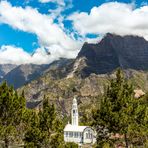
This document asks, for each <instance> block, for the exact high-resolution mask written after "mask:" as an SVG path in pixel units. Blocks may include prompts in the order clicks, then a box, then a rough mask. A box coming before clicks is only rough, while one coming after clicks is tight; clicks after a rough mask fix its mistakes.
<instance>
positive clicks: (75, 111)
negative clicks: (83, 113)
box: [71, 97, 79, 126]
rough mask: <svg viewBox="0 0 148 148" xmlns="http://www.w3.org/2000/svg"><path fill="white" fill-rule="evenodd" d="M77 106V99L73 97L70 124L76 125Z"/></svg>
mask: <svg viewBox="0 0 148 148" xmlns="http://www.w3.org/2000/svg"><path fill="white" fill-rule="evenodd" d="M78 116H79V115H78V106H77V100H76V98H75V97H74V99H73V104H72V110H71V120H72V121H71V123H72V125H76V126H78V122H79V121H78Z"/></svg>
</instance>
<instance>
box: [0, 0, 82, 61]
mask: <svg viewBox="0 0 148 148" xmlns="http://www.w3.org/2000/svg"><path fill="white" fill-rule="evenodd" d="M0 23H3V24H8V25H10V26H11V27H13V28H14V29H18V30H21V31H24V32H30V33H32V34H35V35H36V36H37V37H38V40H39V44H40V46H41V47H45V48H47V49H48V50H49V52H51V55H52V56H53V57H55V60H56V59H57V58H59V57H61V52H62V55H64V54H63V52H64V53H65V55H66V57H69V58H73V57H75V56H76V54H77V52H78V49H79V47H80V43H79V42H78V41H76V40H74V39H72V38H71V37H70V36H69V35H68V34H66V33H65V32H64V31H63V30H62V29H61V27H60V26H59V25H58V24H55V23H54V20H53V19H52V17H50V15H45V14H41V13H39V12H38V10H37V9H33V8H31V7H26V8H22V7H13V6H12V5H11V4H10V3H9V2H7V1H1V2H0ZM54 47H56V48H55V49H54ZM57 47H58V49H59V50H57ZM50 50H51V51H50ZM54 51H56V52H54ZM54 54H55V55H54ZM50 58H52V57H51V56H50Z"/></svg>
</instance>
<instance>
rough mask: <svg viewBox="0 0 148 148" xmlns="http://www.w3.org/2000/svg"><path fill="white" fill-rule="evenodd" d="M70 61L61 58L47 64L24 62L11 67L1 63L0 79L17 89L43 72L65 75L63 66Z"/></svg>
mask: <svg viewBox="0 0 148 148" xmlns="http://www.w3.org/2000/svg"><path fill="white" fill-rule="evenodd" d="M72 61H73V60H72V59H64V58H61V59H59V60H57V61H54V62H53V63H51V64H47V65H35V64H25V65H19V66H13V68H12V69H10V68H9V67H8V66H9V65H2V66H3V69H0V70H1V71H2V70H3V71H2V72H3V73H2V74H3V77H2V78H1V80H0V81H4V80H6V81H7V83H8V84H9V85H13V86H14V88H15V89H17V88H19V87H22V86H23V85H25V84H26V83H29V82H31V81H32V80H35V79H37V78H39V77H40V76H42V75H43V74H44V73H50V76H52V77H53V78H58V77H65V76H66V74H67V70H66V69H65V67H67V66H68V65H69V64H71V63H72ZM66 65H67V66H66ZM7 67H8V68H9V69H8V68H7ZM68 67H69V66H68ZM57 69H58V70H57ZM4 70H5V71H4ZM6 72H7V73H6Z"/></svg>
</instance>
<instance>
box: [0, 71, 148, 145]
mask: <svg viewBox="0 0 148 148" xmlns="http://www.w3.org/2000/svg"><path fill="white" fill-rule="evenodd" d="M90 81H91V82H92V81H93V83H94V82H95V81H94V79H93V78H92V80H89V79H88V80H87V81H84V83H87V86H89V84H90ZM64 82H65V83H63V82H58V83H56V85H58V88H59V89H58V90H59V91H60V92H63V91H64V93H61V94H62V95H60V94H58V93H57V94H56V95H57V96H54V97H55V98H56V97H58V98H60V97H62V98H69V96H70V95H74V94H75V93H78V90H79V89H80V88H78V86H77V83H76V82H75V81H73V80H72V79H71V80H70V79H67V80H66V81H64ZM131 82H132V81H131V80H130V81H129V80H127V79H125V78H124V75H123V73H122V72H121V71H120V70H118V71H117V73H116V78H115V79H112V80H110V84H109V85H108V87H107V88H106V91H105V93H104V94H103V95H100V96H99V97H98V98H97V97H96V96H91V99H90V101H88V100H85V99H84V101H83V103H82V102H81V100H78V102H79V103H80V104H79V109H80V112H79V113H80V124H81V125H84V124H85V125H92V126H93V127H94V129H95V130H96V132H97V143H96V147H98V148H99V147H100V148H103V147H104V148H105V147H106V148H107V147H111V148H112V147H115V146H119V145H121V146H123V147H125V146H126V147H127V148H128V147H140V146H142V147H148V135H147V133H148V94H146V95H144V96H142V97H140V98H134V91H133V90H134V88H133V85H132V83H131ZM51 85H52V87H53V88H55V87H56V85H55V83H51ZM95 85H96V86H97V85H99V82H97V83H96V84H95ZM97 88H98V87H97ZM83 95H84V90H83ZM65 96H66V97H65ZM52 97H53V96H52V95H51V96H48V98H47V97H44V99H43V102H42V106H41V107H40V108H39V109H38V110H33V109H32V110H31V109H27V108H26V102H25V100H26V99H25V97H24V92H22V93H20V95H18V94H17V92H16V91H15V90H14V89H13V88H12V87H9V86H7V83H6V82H4V83H2V84H1V85H0V142H2V143H3V144H4V148H8V147H9V146H10V145H14V144H15V145H18V144H21V145H23V146H24V147H25V148H49V147H50V148H77V147H78V145H77V144H75V143H65V142H64V140H63V128H64V124H65V120H66V118H65V117H63V116H62V115H63V114H58V113H60V112H59V109H58V110H57V109H56V107H55V106H54V105H53V104H52V103H51V102H53V100H50V98H52ZM87 97H89V96H87ZM84 102H85V103H84ZM90 104H91V106H90Z"/></svg>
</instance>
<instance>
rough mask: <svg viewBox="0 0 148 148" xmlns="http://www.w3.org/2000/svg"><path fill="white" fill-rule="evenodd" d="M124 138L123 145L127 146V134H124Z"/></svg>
mask: <svg viewBox="0 0 148 148" xmlns="http://www.w3.org/2000/svg"><path fill="white" fill-rule="evenodd" d="M124 140H125V147H126V148H128V139H127V134H126V133H125V134H124Z"/></svg>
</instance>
